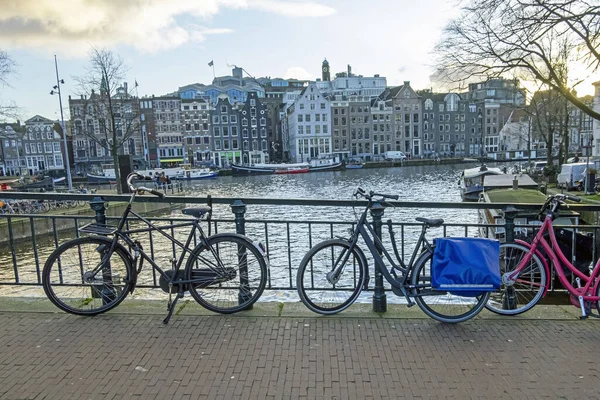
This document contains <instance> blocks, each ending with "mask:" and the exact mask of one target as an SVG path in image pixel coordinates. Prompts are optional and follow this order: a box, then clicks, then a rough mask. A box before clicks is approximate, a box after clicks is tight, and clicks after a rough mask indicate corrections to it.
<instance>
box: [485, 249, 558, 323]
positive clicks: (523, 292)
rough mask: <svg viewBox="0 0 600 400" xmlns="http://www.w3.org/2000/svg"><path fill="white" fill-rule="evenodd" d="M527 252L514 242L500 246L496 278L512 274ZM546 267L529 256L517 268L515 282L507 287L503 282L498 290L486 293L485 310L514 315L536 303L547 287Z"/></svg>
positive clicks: (534, 257)
mask: <svg viewBox="0 0 600 400" xmlns="http://www.w3.org/2000/svg"><path fill="white" fill-rule="evenodd" d="M528 253H529V248H527V247H526V246H522V245H520V244H516V243H503V244H501V245H500V276H503V275H504V274H506V273H507V272H512V271H514V270H515V269H516V268H517V266H518V265H519V263H520V262H521V260H523V258H524V257H525V256H526V255H527V254H528ZM547 282H548V280H547V274H546V268H545V267H544V265H543V264H542V262H541V261H540V259H539V257H538V256H537V255H535V254H534V255H533V256H532V257H531V259H530V260H529V261H528V262H527V264H526V265H525V266H523V268H522V269H521V272H520V273H519V275H518V276H517V277H516V278H515V282H514V283H512V284H509V285H507V284H506V283H505V282H504V280H503V282H502V286H500V289H499V290H497V291H495V292H492V293H490V299H489V300H488V302H487V304H486V305H485V308H487V309H488V310H490V311H493V312H495V313H496V314H501V315H517V314H521V313H524V312H525V311H527V310H529V309H531V308H532V307H533V306H535V305H536V304H537V302H538V301H540V299H541V298H542V296H543V295H544V292H545V291H546V285H547Z"/></svg>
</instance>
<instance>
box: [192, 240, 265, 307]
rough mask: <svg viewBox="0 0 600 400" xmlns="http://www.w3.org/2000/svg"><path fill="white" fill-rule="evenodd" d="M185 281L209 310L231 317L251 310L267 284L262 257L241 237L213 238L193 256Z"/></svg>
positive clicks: (195, 296) (254, 246)
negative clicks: (186, 280)
mask: <svg viewBox="0 0 600 400" xmlns="http://www.w3.org/2000/svg"><path fill="white" fill-rule="evenodd" d="M185 269H186V277H187V279H188V280H193V281H194V282H193V283H191V284H190V285H189V287H188V288H189V291H190V293H191V294H192V296H193V297H194V299H195V300H196V301H197V302H198V303H200V305H202V306H203V307H205V308H206V309H208V310H211V311H214V312H218V313H221V314H232V313H235V312H238V311H241V310H244V309H246V308H248V307H250V306H251V305H252V304H254V303H255V302H256V300H258V298H259V297H260V295H261V294H262V292H263V291H264V290H265V286H266V284H267V263H266V261H265V257H264V255H263V253H262V252H261V251H260V250H259V249H258V248H257V247H256V245H255V244H254V243H253V242H252V241H251V240H249V239H248V238H246V237H244V236H242V235H234V234H223V235H214V236H211V237H209V238H208V239H207V245H199V246H197V247H196V248H195V249H194V250H192V253H191V254H190V256H189V258H188V261H187V264H186V267H185Z"/></svg>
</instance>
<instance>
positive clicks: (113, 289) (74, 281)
mask: <svg viewBox="0 0 600 400" xmlns="http://www.w3.org/2000/svg"><path fill="white" fill-rule="evenodd" d="M111 243H112V240H111V239H108V238H104V237H83V238H78V239H73V240H70V241H68V242H66V243H63V244H62V245H60V246H59V247H58V248H57V249H56V250H54V251H53V252H52V254H50V257H48V260H47V261H46V264H45V265H44V270H43V273H42V284H43V286H44V291H45V292H46V295H47V296H48V299H49V300H50V301H51V302H52V303H53V304H54V305H55V306H57V307H58V308H60V309H61V310H63V311H65V312H68V313H71V314H77V315H96V314H100V313H103V312H105V311H108V310H110V309H111V308H114V307H116V306H117V305H118V304H119V303H120V302H121V301H123V299H124V298H125V297H127V294H128V293H129V290H130V288H131V285H132V281H131V272H132V268H133V267H132V266H131V261H130V256H129V253H128V252H127V250H125V248H124V247H123V246H121V245H117V247H116V248H115V250H114V251H113V252H112V253H110V254H109V249H110V246H111Z"/></svg>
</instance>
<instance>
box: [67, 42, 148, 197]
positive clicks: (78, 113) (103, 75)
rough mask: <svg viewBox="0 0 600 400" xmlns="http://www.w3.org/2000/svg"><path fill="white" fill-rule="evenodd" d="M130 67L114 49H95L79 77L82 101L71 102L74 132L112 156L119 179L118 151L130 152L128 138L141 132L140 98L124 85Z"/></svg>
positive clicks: (119, 190)
mask: <svg viewBox="0 0 600 400" xmlns="http://www.w3.org/2000/svg"><path fill="white" fill-rule="evenodd" d="M126 72H127V68H126V66H125V64H124V63H123V60H122V59H121V58H120V57H119V56H118V55H115V54H114V53H113V52H112V51H109V50H105V49H96V48H92V50H91V51H90V65H89V67H88V68H87V74H86V75H85V76H82V77H78V78H76V80H77V82H78V83H79V87H80V89H81V93H80V96H81V98H82V100H81V101H76V102H72V103H74V104H76V105H75V106H74V107H75V108H76V109H75V110H74V112H73V113H72V118H73V119H74V124H75V134H76V135H77V134H83V135H85V136H86V137H87V138H88V139H89V141H90V142H91V143H94V145H96V144H97V145H99V146H101V147H102V148H104V149H105V150H106V152H107V153H108V154H109V155H110V156H111V157H112V161H113V165H114V169H115V175H116V180H117V182H120V179H121V173H120V171H119V161H118V157H119V154H131V153H132V152H133V149H131V147H130V146H129V140H130V139H133V138H134V136H136V135H139V134H140V122H139V112H138V110H139V107H138V102H137V98H135V97H134V96H131V95H130V94H129V93H128V91H127V87H126V84H125V85H123V81H124V79H125V74H126ZM117 190H118V192H119V193H121V186H120V185H117Z"/></svg>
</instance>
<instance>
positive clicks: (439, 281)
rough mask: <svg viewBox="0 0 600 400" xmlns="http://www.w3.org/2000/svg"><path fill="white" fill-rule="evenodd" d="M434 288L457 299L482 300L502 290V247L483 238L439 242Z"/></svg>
mask: <svg viewBox="0 0 600 400" xmlns="http://www.w3.org/2000/svg"><path fill="white" fill-rule="evenodd" d="M434 243H435V250H434V252H433V261H432V265H431V286H432V287H433V288H434V289H437V290H444V291H447V292H449V293H451V294H454V295H457V296H468V297H471V296H479V295H480V294H483V292H493V291H495V290H497V289H498V288H500V243H499V242H498V241H497V240H491V239H481V238H438V239H435V241H434Z"/></svg>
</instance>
